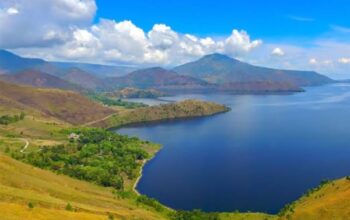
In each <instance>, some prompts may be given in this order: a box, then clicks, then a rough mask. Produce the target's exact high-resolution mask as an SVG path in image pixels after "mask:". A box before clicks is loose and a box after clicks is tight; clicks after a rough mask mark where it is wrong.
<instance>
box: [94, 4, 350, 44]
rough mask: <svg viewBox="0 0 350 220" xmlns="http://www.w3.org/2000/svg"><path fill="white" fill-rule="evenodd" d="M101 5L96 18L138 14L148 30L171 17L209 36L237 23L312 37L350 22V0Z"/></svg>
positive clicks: (174, 23) (178, 25)
mask: <svg viewBox="0 0 350 220" xmlns="http://www.w3.org/2000/svg"><path fill="white" fill-rule="evenodd" d="M97 5H98V11H97V16H96V18H95V19H96V20H98V19H99V18H100V17H103V18H109V19H115V20H132V21H133V22H134V23H135V24H136V25H137V26H139V27H142V28H143V29H146V30H149V29H151V28H152V26H153V25H154V24H156V23H165V24H167V25H169V26H171V27H172V28H173V29H175V30H177V31H179V32H182V33H192V34H197V35H203V36H206V35H226V34H227V33H228V32H230V31H231V30H232V28H233V27H234V28H237V29H244V30H246V31H247V32H248V33H250V35H251V36H253V37H259V38H264V39H271V40H276V39H277V40H279V39H280V38H291V37H302V38H304V37H310V38H312V37H318V36H319V35H321V34H324V33H326V32H329V31H330V30H331V27H332V26H334V25H336V26H349V24H350V16H349V12H350V4H349V1H345V0H336V1H329V0H283V1H277V0H266V1H262V0H245V1H230V0H222V1H208V0H187V1H183V0H181V1H164V0H142V1H140V0H128V1H108V0H97Z"/></svg>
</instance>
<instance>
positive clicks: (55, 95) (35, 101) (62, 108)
mask: <svg viewBox="0 0 350 220" xmlns="http://www.w3.org/2000/svg"><path fill="white" fill-rule="evenodd" d="M1 103H5V104H6V105H5V106H6V107H7V108H21V109H27V110H34V111H37V112H40V113H42V114H43V115H46V116H51V117H54V118H57V119H60V120H62V121H65V122H68V123H71V124H77V125H78V124H85V123H87V122H91V121H95V120H98V119H101V118H104V117H106V116H108V115H110V114H112V113H114V110H112V109H110V108H107V107H104V106H102V105H100V104H98V103H96V102H93V101H91V100H90V99H88V98H86V97H85V96H82V95H80V94H78V93H75V92H72V91H65V90H59V89H42V88H34V87H30V86H19V85H13V84H9V83H6V82H3V81H0V104H1Z"/></svg>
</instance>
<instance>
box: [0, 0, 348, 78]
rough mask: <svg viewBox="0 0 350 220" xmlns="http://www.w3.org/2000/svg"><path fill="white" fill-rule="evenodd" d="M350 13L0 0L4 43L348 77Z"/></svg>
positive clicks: (141, 1)
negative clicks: (224, 59) (209, 57)
mask: <svg viewBox="0 0 350 220" xmlns="http://www.w3.org/2000/svg"><path fill="white" fill-rule="evenodd" d="M349 12H350V4H349V3H348V1H345V0H334V1H326V0H317V1H313V0H309V1H307V0H304V1H302V0H284V1H282V0H280V1H277V0H265V1H262V0H260V1H258V0H244V1H229V0H222V1H208V0H186V1H182V0H181V1H164V0H162V1H161V0H127V1H121V0H118V1H113V0H50V1H48V0H30V1H28V0H1V1H0V48H4V49H8V50H11V51H13V52H16V53H18V54H20V55H23V56H28V57H40V58H44V59H47V60H55V61H74V62H90V63H102V64H114V65H120V64H123V65H125V64H126V65H137V66H140V67H142V66H163V67H172V66H175V65H178V64H182V63H185V62H189V61H193V60H196V59H198V58H200V57H201V56H204V55H206V54H210V53H222V54H226V55H228V56H231V57H233V58H236V59H240V60H242V61H245V62H248V63H251V64H254V65H260V66H267V67H273V68H282V69H299V70H313V71H318V72H320V73H323V74H325V75H328V76H330V77H332V78H350V16H349V15H348V13H349Z"/></svg>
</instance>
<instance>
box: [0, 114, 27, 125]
mask: <svg viewBox="0 0 350 220" xmlns="http://www.w3.org/2000/svg"><path fill="white" fill-rule="evenodd" d="M24 117H25V114H24V113H23V112H22V113H21V114H19V115H3V116H0V125H8V124H12V123H15V122H18V121H21V120H23V119H24Z"/></svg>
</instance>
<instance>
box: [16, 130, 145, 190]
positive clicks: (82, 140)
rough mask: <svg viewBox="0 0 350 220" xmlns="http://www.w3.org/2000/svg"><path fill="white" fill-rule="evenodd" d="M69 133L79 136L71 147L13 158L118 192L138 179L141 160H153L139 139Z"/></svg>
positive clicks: (90, 132)
mask: <svg viewBox="0 0 350 220" xmlns="http://www.w3.org/2000/svg"><path fill="white" fill-rule="evenodd" d="M67 133H71V136H74V137H76V138H72V139H71V142H70V143H68V144H65V145H63V144H62V145H57V146H51V147H46V146H44V147H42V148H41V149H40V151H35V152H30V153H28V154H23V153H21V152H19V151H15V152H11V155H12V156H13V157H14V158H16V159H19V160H22V161H24V162H27V163H30V164H32V165H34V166H37V167H40V168H44V169H48V170H53V171H55V172H58V173H62V174H65V175H68V176H71V177H75V178H77V179H81V180H86V181H90V182H94V183H97V184H99V185H102V186H108V187H114V188H115V189H118V190H121V189H123V188H124V178H128V179H130V180H134V179H136V178H137V176H138V175H139V174H138V170H139V169H140V167H141V165H142V163H141V161H143V160H144V159H147V158H148V157H149V154H148V153H147V152H146V151H145V150H144V149H143V147H144V146H145V145H147V144H148V143H146V142H144V141H141V140H140V139H138V138H135V137H133V138H129V137H127V136H123V135H119V134H116V133H113V132H110V131H106V130H103V129H99V128H81V129H70V130H69V131H67ZM72 134H74V135H72Z"/></svg>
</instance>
